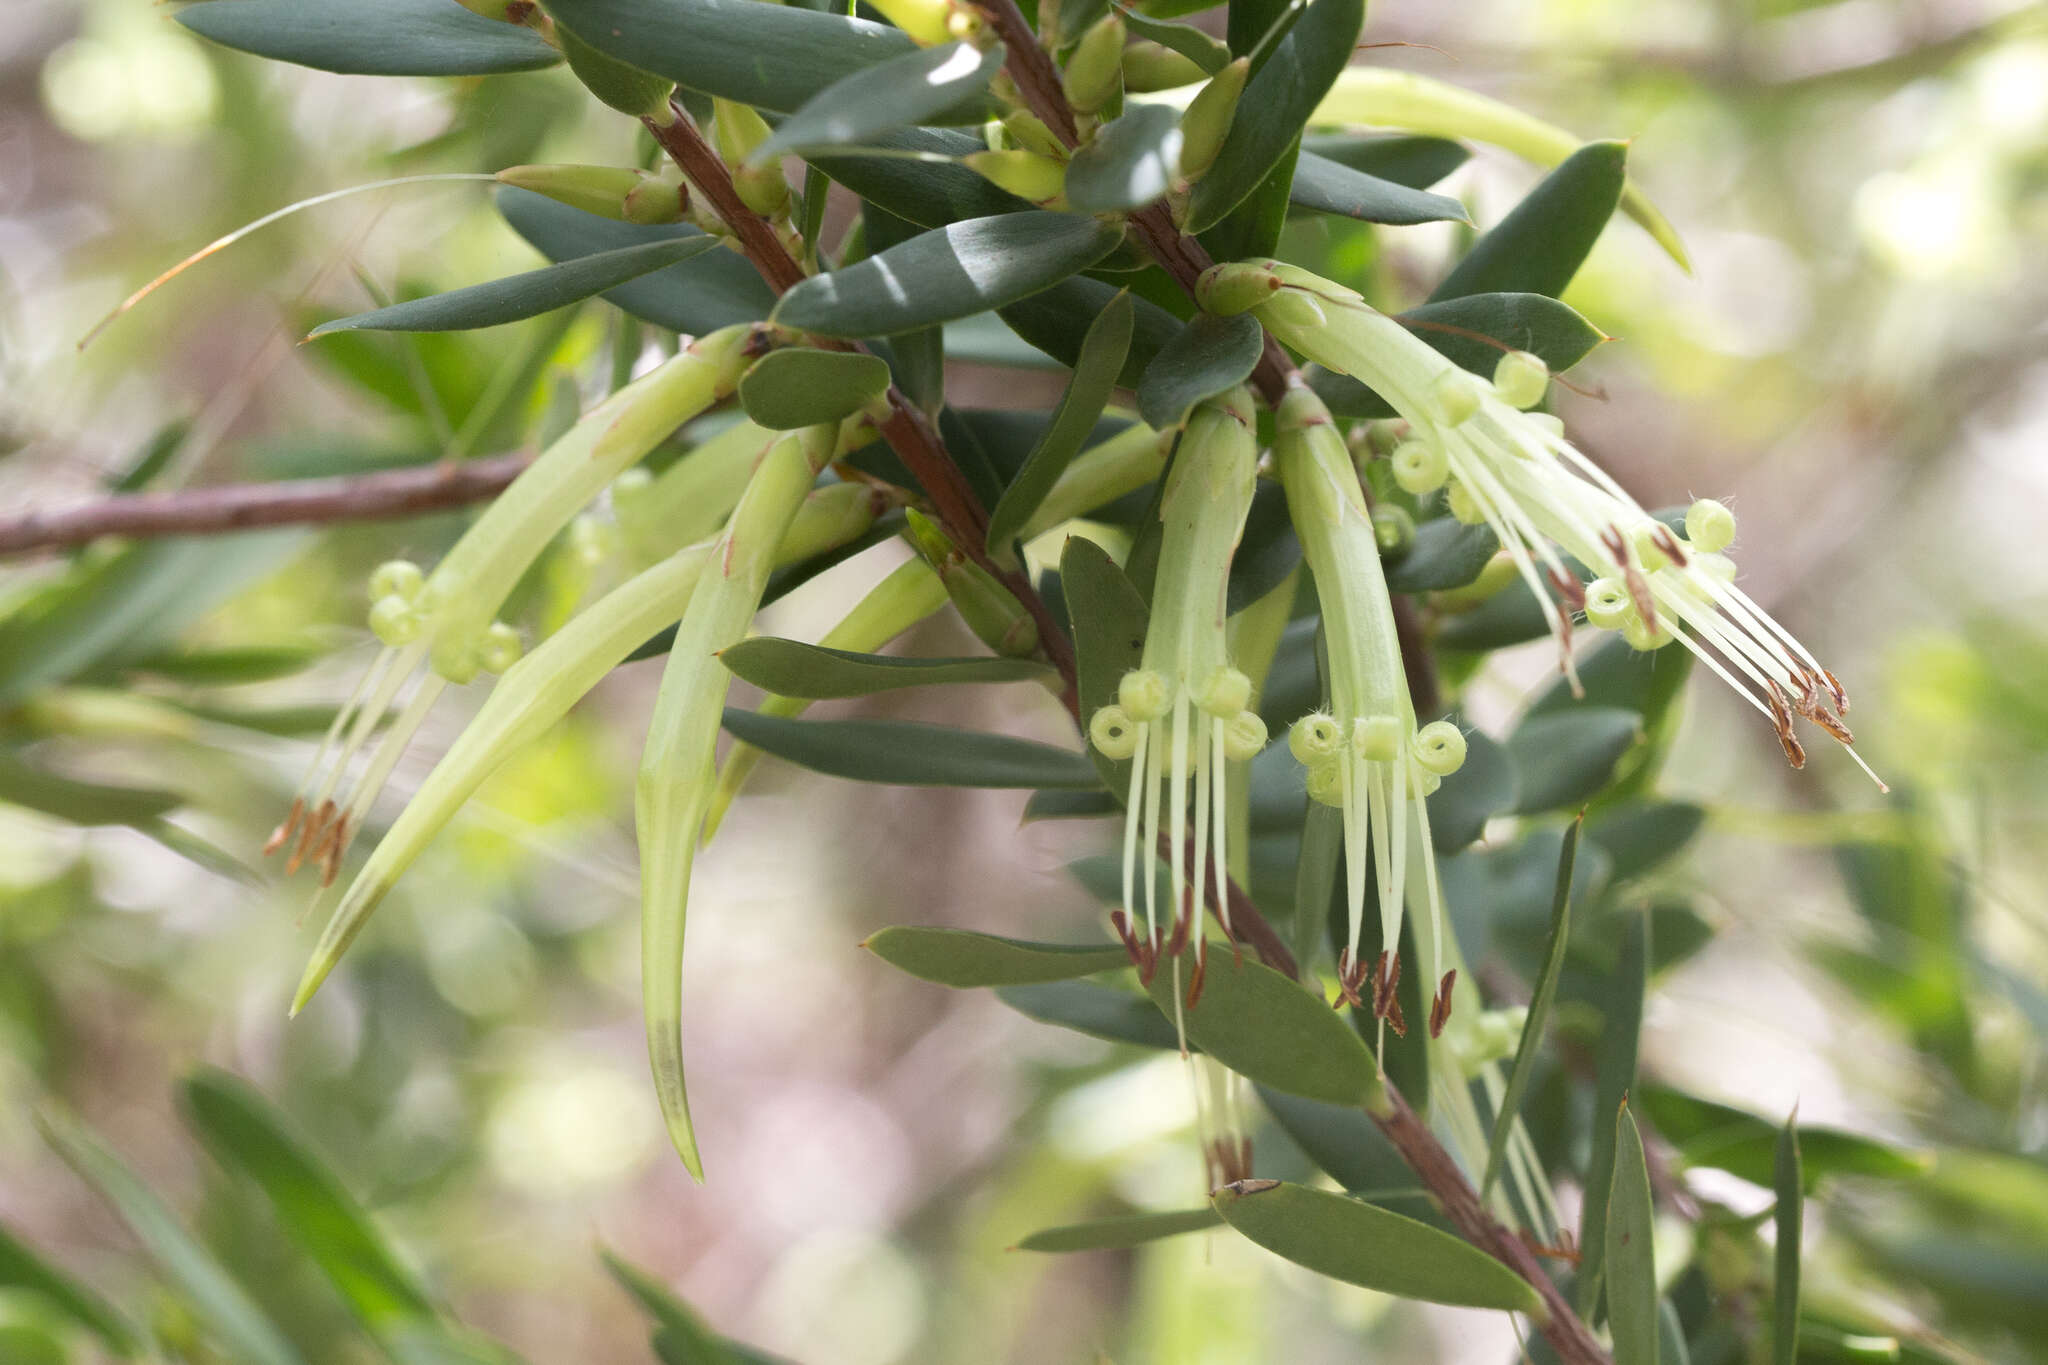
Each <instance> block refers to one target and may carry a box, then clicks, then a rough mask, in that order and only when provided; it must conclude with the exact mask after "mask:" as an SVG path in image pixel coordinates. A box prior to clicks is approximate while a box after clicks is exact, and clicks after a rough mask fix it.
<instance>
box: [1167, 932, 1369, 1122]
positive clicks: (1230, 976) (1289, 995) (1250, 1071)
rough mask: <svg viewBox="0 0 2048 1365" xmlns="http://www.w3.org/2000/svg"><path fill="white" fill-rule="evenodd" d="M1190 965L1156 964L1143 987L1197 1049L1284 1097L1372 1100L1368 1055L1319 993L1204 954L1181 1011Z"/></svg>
mask: <svg viewBox="0 0 2048 1365" xmlns="http://www.w3.org/2000/svg"><path fill="white" fill-rule="evenodd" d="M1176 966H1177V967H1178V968H1179V970H1178V971H1176V970H1175V968H1176ZM1193 968H1194V962H1193V958H1192V955H1183V957H1181V958H1175V959H1173V960H1172V961H1169V962H1161V963H1160V964H1159V966H1158V968H1157V970H1156V971H1155V972H1154V973H1153V975H1152V981H1151V984H1150V985H1149V986H1148V987H1147V989H1148V990H1149V992H1150V993H1151V996H1152V1001H1153V1003H1154V1004H1156V1005H1157V1006H1158V1007H1159V1010H1160V1012H1161V1013H1162V1014H1164V1015H1165V1016H1166V1018H1167V1019H1169V1020H1172V1019H1176V1018H1178V1019H1180V1020H1182V1021H1184V1022H1185V1024H1186V1027H1187V1036H1188V1039H1189V1041H1191V1042H1194V1043H1196V1044H1199V1045H1200V1047H1201V1049H1202V1051H1204V1052H1206V1053H1208V1054H1209V1055H1210V1056H1212V1057H1214V1058H1215V1059H1216V1060H1217V1061H1219V1062H1221V1063H1222V1064H1223V1065H1225V1066H1227V1067H1229V1068H1230V1069H1231V1070H1232V1071H1235V1072H1237V1073H1238V1074H1239V1075H1240V1076H1243V1077H1245V1078H1246V1079H1247V1080H1250V1081H1253V1082H1255V1083H1257V1084H1259V1085H1263V1086H1268V1087H1270V1088H1272V1089H1274V1090H1282V1091H1285V1092H1286V1093H1288V1094H1290V1095H1301V1096H1304V1097H1305V1098H1308V1099H1312V1100H1323V1101H1325V1102H1327V1103H1330V1104H1365V1103H1368V1102H1371V1103H1377V1102H1379V1101H1380V1099H1381V1089H1380V1078H1379V1067H1378V1065H1377V1063H1375V1062H1374V1060H1373V1055H1372V1052H1371V1050H1370V1049H1369V1048H1367V1047H1366V1045H1365V1041H1364V1039H1362V1038H1360V1037H1359V1036H1358V1034H1357V1032H1356V1031H1354V1030H1353V1029H1352V1027H1351V1026H1350V1025H1349V1024H1348V1023H1346V1022H1345V1021H1344V1016H1342V1015H1341V1014H1339V1013H1337V1011H1335V1010H1333V1009H1331V1008H1330V1006H1329V1002H1328V1001H1326V1000H1324V999H1323V998H1322V996H1320V995H1318V994H1316V993H1314V992H1312V991H1310V990H1308V989H1306V988H1305V987H1303V986H1302V985H1301V984H1300V983H1298V982H1296V981H1294V980H1293V979H1291V978H1289V977H1286V976H1282V975H1281V974H1280V973H1279V972H1276V971H1274V970H1273V969H1272V968H1271V967H1268V966H1265V965H1264V964H1263V963H1259V962H1254V961H1252V960H1251V959H1250V958H1248V957H1247V958H1245V959H1243V960H1242V961H1240V960H1239V959H1238V958H1237V957H1236V956H1235V955H1233V954H1232V953H1230V952H1229V951H1227V950H1224V949H1218V950H1216V951H1213V952H1211V953H1210V954H1209V963H1208V968H1207V970H1206V972H1205V973H1204V975H1203V978H1202V995H1201V998H1200V999H1199V1000H1197V1001H1196V1002H1195V1003H1194V1005H1193V1006H1189V1005H1187V1003H1186V1000H1185V995H1186V992H1187V991H1188V990H1189V989H1190V988H1191V986H1192V972H1193ZM1177 994H1178V995H1179V996H1180V998H1179V999H1176V995H1177Z"/></svg>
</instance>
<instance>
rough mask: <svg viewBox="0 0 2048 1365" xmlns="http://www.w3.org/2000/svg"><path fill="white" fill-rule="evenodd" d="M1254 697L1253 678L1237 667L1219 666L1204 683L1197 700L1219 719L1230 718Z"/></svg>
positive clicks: (1206, 710) (1205, 709) (1203, 707)
mask: <svg viewBox="0 0 2048 1365" xmlns="http://www.w3.org/2000/svg"><path fill="white" fill-rule="evenodd" d="M1251 699H1252V680H1251V679H1250V678H1248V677H1246V676H1245V675H1244V673H1243V672H1241V671H1239V670H1238V669H1235V668H1219V669H1217V670H1216V671H1215V672H1214V673H1212V674H1210V675H1209V677H1208V678H1207V680H1205V681H1204V682H1203V684H1202V692H1201V695H1200V696H1198V697H1197V698H1195V702H1196V704H1197V705H1199V706H1200V707H1201V708H1202V710H1204V711H1205V712H1207V713H1208V714H1210V715H1212V716H1214V717H1216V718H1217V719H1218V720H1229V719H1230V718H1231V717H1232V716H1235V715H1236V714H1237V713H1238V712H1240V711H1242V710H1244V708H1245V706H1246V704H1247V703H1249V702H1250V701H1251Z"/></svg>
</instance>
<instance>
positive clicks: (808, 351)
mask: <svg viewBox="0 0 2048 1365" xmlns="http://www.w3.org/2000/svg"><path fill="white" fill-rule="evenodd" d="M888 391H889V362H888V361H886V360H884V359H882V358H881V357H880V356H875V355H867V354H865V353H863V352H860V351H821V350H818V349H817V348H815V347H811V346H789V347H785V348H783V349H782V350H779V351H771V352H769V353H768V354H767V355H765V356H762V357H761V358H760V359H759V360H757V361H755V362H754V363H753V364H752V365H750V366H748V367H747V372H746V373H745V374H743V375H741V376H740V406H741V407H743V408H745V409H746V410H747V416H749V417H751V418H753V419H754V421H755V422H756V423H758V424H759V425H761V426H764V427H767V428H768V429H769V430H770V431H795V430H797V429H798V428H800V427H814V426H817V425H819V424H820V423H823V422H838V421H842V420H844V419H845V418H848V417H851V416H853V415H854V414H855V413H856V412H859V411H860V410H861V409H862V408H865V407H867V406H868V405H869V404H870V403H872V402H874V401H875V400H876V399H877V398H880V397H881V396H882V395H883V394H885V393H887V392H888Z"/></svg>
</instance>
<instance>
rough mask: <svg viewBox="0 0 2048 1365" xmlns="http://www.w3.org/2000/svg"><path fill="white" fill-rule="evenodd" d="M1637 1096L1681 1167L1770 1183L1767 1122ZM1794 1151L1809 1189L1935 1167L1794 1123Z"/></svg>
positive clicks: (1724, 1108)
mask: <svg viewBox="0 0 2048 1365" xmlns="http://www.w3.org/2000/svg"><path fill="white" fill-rule="evenodd" d="M1660 932H1661V926H1660ZM1638 1100H1639V1103H1640V1104H1641V1105H1642V1110H1643V1113H1644V1115H1645V1116H1647V1117H1648V1118H1649V1120H1650V1122H1651V1123H1653V1124H1655V1125H1656V1127H1657V1132H1658V1133H1659V1134H1660V1135H1661V1136H1662V1137H1663V1138H1664V1140H1665V1141H1667V1142H1669V1143H1671V1144H1672V1145H1673V1146H1674V1147H1676V1148H1677V1149H1678V1157H1679V1159H1680V1160H1681V1161H1683V1162H1684V1163H1685V1164H1686V1165H1688V1166H1711V1167H1713V1168H1714V1169H1715V1170H1717V1171H1726V1172H1728V1173H1729V1174H1730V1175H1735V1176H1740V1177H1741V1178H1742V1179H1744V1180H1747V1181H1750V1182H1751V1183H1752V1184H1757V1185H1768V1184H1770V1183H1771V1182H1772V1180H1773V1178H1774V1174H1775V1164H1774V1163H1775V1161H1776V1151H1777V1145H1778V1130H1777V1128H1776V1127H1775V1126H1774V1125H1773V1124H1772V1123H1771V1122H1770V1121H1769V1120H1767V1119H1764V1118H1760V1117H1759V1116H1757V1115H1755V1114H1752V1113H1749V1112H1748V1111H1746V1110H1742V1109H1737V1108H1735V1107H1733V1106H1732V1105H1726V1104H1716V1103H1714V1102H1713V1101H1712V1100H1703V1099H1700V1098H1699V1097H1698V1096H1695V1095H1688V1094H1685V1093H1683V1092H1682V1091H1677V1090H1671V1089H1667V1088H1666V1087H1664V1086H1654V1085H1652V1086H1644V1087H1642V1089H1641V1091H1640V1094H1639V1096H1638ZM1799 1152H1800V1169H1801V1171H1802V1172H1803V1173H1804V1175H1805V1177H1806V1180H1807V1182H1808V1188H1812V1186H1813V1185H1814V1184H1816V1183H1818V1182H1819V1181H1820V1179H1821V1178H1822V1177H1824V1176H1831V1175H1860V1176H1868V1177H1872V1178H1875V1179H1880V1180H1907V1179H1911V1178H1913V1177H1915V1176H1922V1175H1925V1174H1927V1172H1928V1171H1930V1170H1932V1169H1933V1168H1934V1157H1933V1155H1932V1154H1931V1153H1929V1152H1925V1151H1917V1150H1914V1149H1913V1148H1909V1147H1899V1146H1896V1145H1894V1144H1892V1143H1888V1142H1880V1141H1879V1140H1878V1139H1876V1138H1871V1137H1865V1136H1863V1135H1862V1134H1861V1133H1850V1132H1844V1131H1843V1130H1842V1129H1839V1128H1827V1127H1821V1126H1817V1125H1814V1124H1802V1125H1801V1126H1800V1128H1799Z"/></svg>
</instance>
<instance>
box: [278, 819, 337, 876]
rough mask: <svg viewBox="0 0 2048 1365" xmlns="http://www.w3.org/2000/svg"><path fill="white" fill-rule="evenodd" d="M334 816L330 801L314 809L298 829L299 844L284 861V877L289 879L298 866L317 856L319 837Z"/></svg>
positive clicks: (319, 845)
mask: <svg viewBox="0 0 2048 1365" xmlns="http://www.w3.org/2000/svg"><path fill="white" fill-rule="evenodd" d="M334 816H335V805H334V803H333V802H332V801H322V802H321V803H320V804H319V805H318V806H316V807H315V808H314V810H313V814H312V816H311V817H310V818H308V819H307V820H306V822H305V823H304V824H303V825H301V826H300V827H299V842H298V843H297V844H296V845H295V846H294V847H293V848H292V851H291V853H290V855H289V856H288V857H286V858H285V860H284V875H285V876H287V877H289V876H291V875H293V874H294V873H296V872H297V871H298V870H299V866H300V864H302V863H304V862H305V861H306V859H307V858H308V857H310V856H315V855H316V854H317V852H318V850H319V849H320V847H321V844H320V842H319V841H320V837H321V835H322V834H323V833H324V832H325V831H326V829H327V825H328V822H329V821H331V820H333V819H334Z"/></svg>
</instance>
